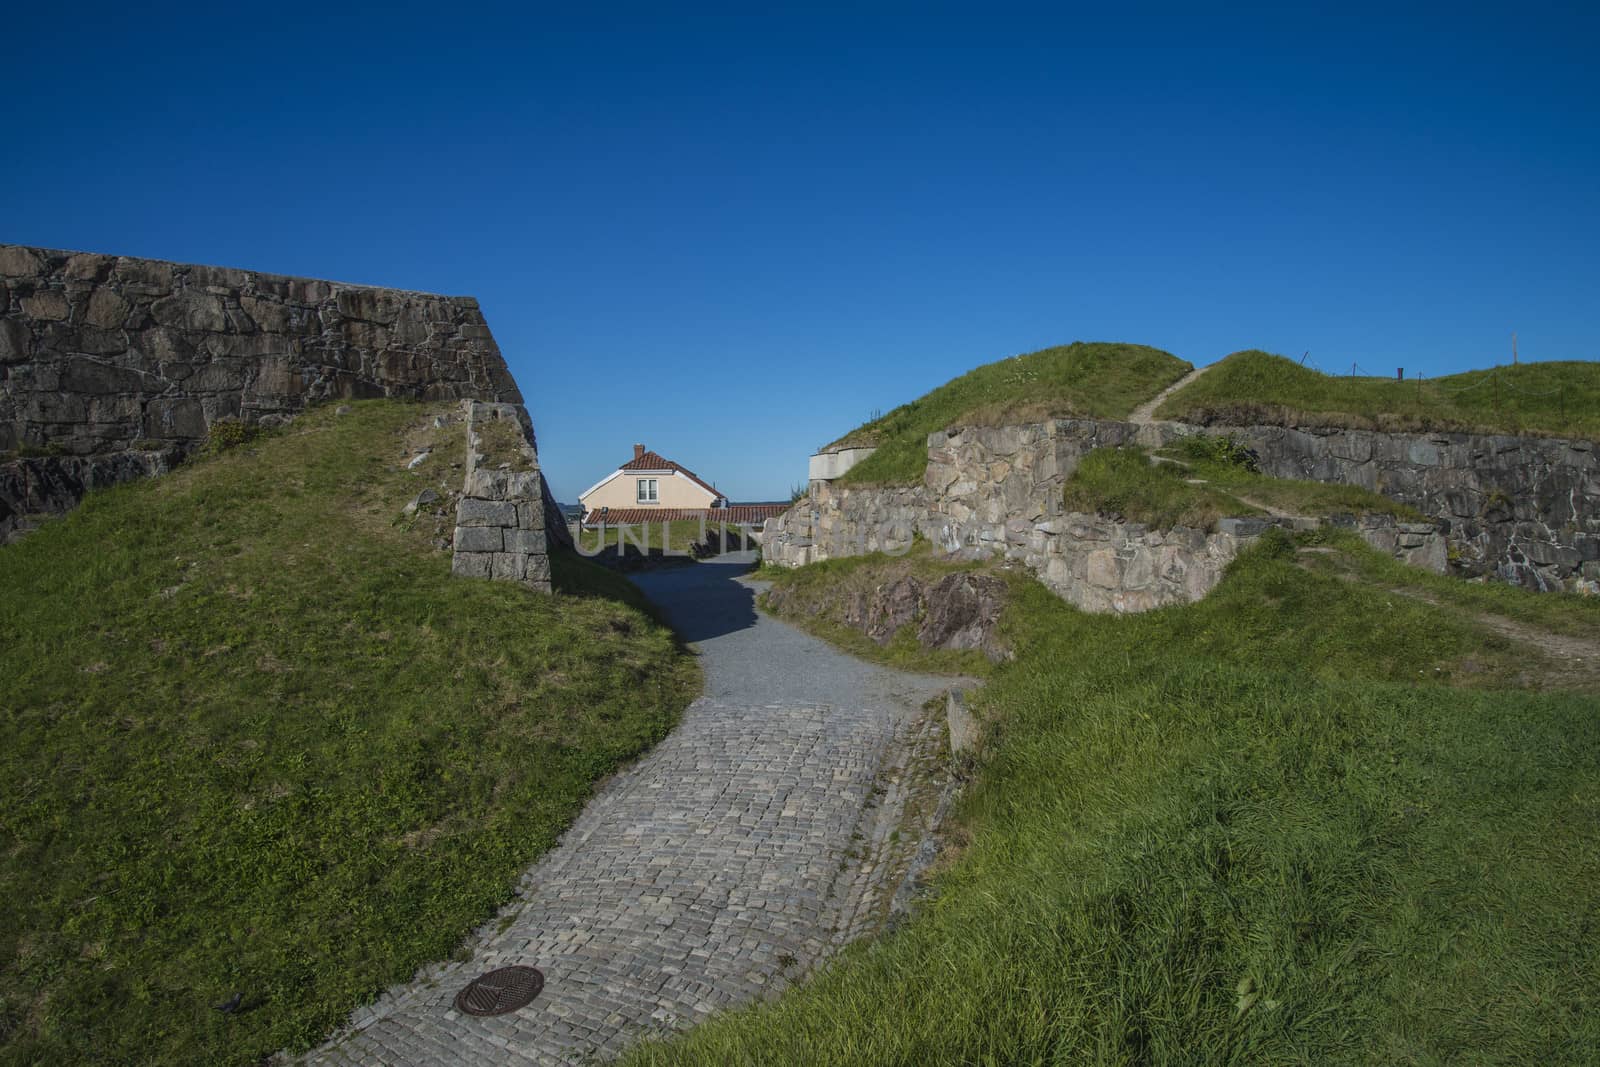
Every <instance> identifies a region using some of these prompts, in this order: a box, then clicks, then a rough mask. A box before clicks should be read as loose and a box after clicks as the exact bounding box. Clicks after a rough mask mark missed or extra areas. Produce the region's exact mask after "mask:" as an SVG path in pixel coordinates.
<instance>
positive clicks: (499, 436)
mask: <svg viewBox="0 0 1600 1067" xmlns="http://www.w3.org/2000/svg"><path fill="white" fill-rule="evenodd" d="M474 429H475V432H476V433H477V435H478V449H479V455H481V456H483V466H484V467H486V468H496V467H499V466H501V465H502V464H504V465H505V467H506V469H508V470H511V471H514V472H515V471H530V470H532V469H533V464H532V462H530V460H529V458H528V453H527V452H526V451H525V449H526V448H527V444H528V442H527V439H526V438H524V437H523V436H522V431H521V430H520V429H518V428H517V424H516V423H515V422H513V421H512V420H510V419H491V418H481V419H479V420H477V423H476V425H475V427H474Z"/></svg>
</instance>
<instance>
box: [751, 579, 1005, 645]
mask: <svg viewBox="0 0 1600 1067" xmlns="http://www.w3.org/2000/svg"><path fill="white" fill-rule="evenodd" d="M807 595H808V594H807V593H805V592H802V591H796V590H793V589H789V588H785V587H783V586H779V587H777V588H774V589H772V590H771V591H770V592H768V593H767V594H766V596H767V607H768V608H770V609H771V610H772V611H774V612H776V613H778V614H780V615H783V614H791V615H803V616H811V615H815V614H818V613H819V612H821V613H823V614H829V613H832V611H833V610H834V608H835V605H833V604H832V603H830V604H828V605H825V606H823V605H817V604H812V603H809V602H806V601H805V599H804V598H805V597H806V596H807ZM1006 599H1007V589H1006V583H1005V580H1004V579H1003V578H998V577H996V576H994V575H992V574H973V573H969V572H965V571H956V572H953V573H950V574H946V575H944V576H942V577H940V578H938V579H930V578H925V577H922V576H920V575H915V574H909V573H908V574H901V575H898V576H896V577H894V578H891V579H889V580H886V581H882V582H879V583H877V584H875V585H873V586H871V587H869V588H866V589H857V590H853V591H851V592H849V593H847V594H846V595H845V596H844V597H843V598H842V599H841V601H840V604H839V605H838V608H837V610H838V614H837V620H838V621H839V622H841V623H843V624H844V625H846V626H849V627H851V628H852V629H855V630H859V631H861V632H862V633H863V634H865V635H866V636H867V637H869V638H871V639H872V640H873V641H875V642H877V643H878V644H880V645H887V644H889V643H890V642H891V641H893V640H894V639H895V637H896V635H898V634H899V633H900V632H901V631H902V630H904V629H906V628H907V627H912V626H914V627H916V637H917V643H918V644H920V645H921V646H922V647H923V648H927V649H942V650H945V651H953V652H961V651H977V652H982V653H983V654H984V655H985V656H987V657H988V658H989V659H990V660H992V661H995V662H999V661H1000V660H1001V659H1003V658H1005V656H1006V654H1007V650H1006V646H1005V643H1004V641H1003V640H1002V639H1001V637H1000V635H999V632H998V628H999V625H1000V615H1001V613H1002V612H1004V611H1005V606H1006Z"/></svg>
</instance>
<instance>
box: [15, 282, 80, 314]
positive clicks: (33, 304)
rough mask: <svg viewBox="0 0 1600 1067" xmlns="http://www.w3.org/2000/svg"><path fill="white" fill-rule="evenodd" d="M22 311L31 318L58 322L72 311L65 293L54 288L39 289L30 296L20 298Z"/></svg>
mask: <svg viewBox="0 0 1600 1067" xmlns="http://www.w3.org/2000/svg"><path fill="white" fill-rule="evenodd" d="M22 313H23V314H24V315H26V316H28V317H29V318H31V319H39V320H41V321H44V322H59V321H61V320H64V319H65V318H66V317H67V316H68V315H70V314H71V313H72V309H71V308H70V307H69V306H68V304H67V294H66V293H63V292H60V291H58V290H55V289H40V290H39V291H38V292H36V293H34V294H33V295H32V296H25V297H23V298H22Z"/></svg>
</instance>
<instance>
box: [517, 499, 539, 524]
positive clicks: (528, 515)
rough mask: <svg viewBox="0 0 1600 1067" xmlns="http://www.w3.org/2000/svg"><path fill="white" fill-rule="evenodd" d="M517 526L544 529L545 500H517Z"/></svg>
mask: <svg viewBox="0 0 1600 1067" xmlns="http://www.w3.org/2000/svg"><path fill="white" fill-rule="evenodd" d="M517 526H518V527H519V528H521V529H524V530H539V531H543V530H544V501H542V500H522V501H518V502H517Z"/></svg>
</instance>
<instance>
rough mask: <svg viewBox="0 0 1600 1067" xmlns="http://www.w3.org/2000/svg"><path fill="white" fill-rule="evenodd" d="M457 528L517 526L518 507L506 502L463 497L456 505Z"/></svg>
mask: <svg viewBox="0 0 1600 1067" xmlns="http://www.w3.org/2000/svg"><path fill="white" fill-rule="evenodd" d="M456 525H457V526H513V527H514V526H516V525H517V506H516V505H515V504H513V503H511V502H510V501H506V500H478V499H474V498H472V497H463V498H462V499H461V500H460V502H459V503H457V504H456Z"/></svg>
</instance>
